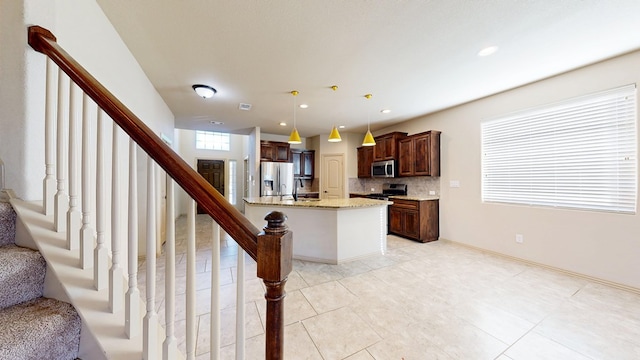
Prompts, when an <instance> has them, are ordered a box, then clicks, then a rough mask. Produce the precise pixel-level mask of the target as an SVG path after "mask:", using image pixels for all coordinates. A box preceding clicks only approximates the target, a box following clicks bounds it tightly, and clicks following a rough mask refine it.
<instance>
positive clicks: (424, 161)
mask: <svg viewBox="0 0 640 360" xmlns="http://www.w3.org/2000/svg"><path fill="white" fill-rule="evenodd" d="M398 153H399V156H398V175H400V176H440V132H439V131H433V130H432V131H426V132H423V133H419V134H415V135H411V136H409V137H406V138H404V139H401V140H399V141H398Z"/></svg>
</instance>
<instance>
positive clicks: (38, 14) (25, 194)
mask: <svg viewBox="0 0 640 360" xmlns="http://www.w3.org/2000/svg"><path fill="white" fill-rule="evenodd" d="M53 10H54V6H53V4H52V3H51V2H49V1H47V0H29V1H20V0H3V1H0V44H2V45H1V47H2V50H1V51H0V87H1V90H0V158H2V159H3V161H4V162H5V172H6V184H5V186H6V187H7V188H11V189H13V190H15V192H16V194H17V195H18V197H21V198H23V199H25V200H37V199H41V198H42V179H43V177H44V125H43V124H44V122H43V119H44V83H43V81H42V79H43V78H44V74H45V59H44V57H42V56H41V55H39V54H37V53H36V52H35V51H33V50H32V49H31V48H30V47H29V45H28V44H27V27H28V26H29V25H33V24H40V25H41V26H45V27H51V26H53V23H54V11H53Z"/></svg>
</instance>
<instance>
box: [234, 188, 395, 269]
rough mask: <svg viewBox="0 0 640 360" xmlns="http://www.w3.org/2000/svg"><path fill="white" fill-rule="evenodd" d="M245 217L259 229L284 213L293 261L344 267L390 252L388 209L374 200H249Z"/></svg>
mask: <svg viewBox="0 0 640 360" xmlns="http://www.w3.org/2000/svg"><path fill="white" fill-rule="evenodd" d="M244 202H245V206H244V209H245V216H246V217H247V218H248V219H249V220H250V221H251V222H252V223H253V224H254V225H255V226H257V227H258V228H259V229H262V228H263V227H264V226H265V225H266V221H265V220H264V217H265V215H267V214H268V213H269V212H271V211H274V210H275V211H280V212H283V213H284V214H285V215H287V221H286V224H287V226H288V227H289V229H290V230H291V231H293V258H294V259H300V260H308V261H316V262H323V263H327V264H340V263H343V262H346V261H352V260H357V259H362V258H365V257H368V256H372V255H379V254H384V253H385V252H386V250H387V207H388V205H390V204H391V202H390V201H385V200H373V199H362V198H354V199H304V200H300V199H299V200H298V201H294V200H293V199H283V200H281V199H280V197H277V196H271V197H261V198H245V199H244Z"/></svg>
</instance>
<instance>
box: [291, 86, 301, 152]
mask: <svg viewBox="0 0 640 360" xmlns="http://www.w3.org/2000/svg"><path fill="white" fill-rule="evenodd" d="M298 94H299V92H298V91H297V90H293V91H291V95H293V130H291V135H289V141H288V143H289V144H301V143H302V139H300V134H298V129H297V128H296V96H298Z"/></svg>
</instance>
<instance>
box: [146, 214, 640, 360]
mask: <svg viewBox="0 0 640 360" xmlns="http://www.w3.org/2000/svg"><path fill="white" fill-rule="evenodd" d="M176 232H177V238H176V243H177V255H176V258H177V259H176V262H177V263H178V265H177V266H178V270H177V271H178V281H177V293H178V294H179V295H178V296H177V300H176V301H177V303H178V309H177V311H176V313H177V315H176V322H175V324H176V332H177V336H178V338H179V343H180V345H179V347H180V349H181V351H183V352H184V349H185V340H184V337H185V336H184V334H185V322H186V321H185V311H184V292H185V283H186V277H185V274H186V270H185V263H186V260H185V257H186V255H185V249H186V242H185V237H186V236H185V235H184V234H185V233H186V231H185V218H184V217H181V218H179V219H178V221H177V222H176ZM196 237H197V249H198V250H197V266H196V268H197V270H196V271H197V273H198V274H197V276H198V280H197V284H198V285H197V287H198V292H197V298H198V300H197V302H198V305H197V316H198V339H197V345H196V355H197V359H209V355H210V354H209V324H210V321H211V314H210V309H209V303H210V297H211V291H210V279H211V243H210V241H211V240H210V239H211V220H210V218H209V217H208V216H204V215H198V219H197V235H196ZM220 248H221V255H222V258H221V275H220V277H221V282H222V285H221V289H220V296H221V303H222V310H221V313H220V321H221V324H222V327H223V332H224V333H223V335H222V345H223V347H222V349H221V355H222V356H221V357H222V359H233V358H234V352H235V345H234V342H235V339H234V338H235V335H234V322H235V279H236V273H237V271H236V270H237V269H236V261H237V258H236V256H237V253H238V249H237V246H236V245H235V243H234V242H233V240H231V239H229V238H226V237H223V238H222V240H221V244H220ZM247 259H248V260H247V270H246V273H247V276H246V278H247V283H246V288H247V290H246V322H247V327H246V334H247V338H248V339H247V348H246V353H247V355H246V358H247V359H264V325H263V324H264V321H265V310H264V307H265V301H264V299H263V292H264V286H263V285H262V282H261V280H260V279H257V278H256V277H255V263H254V262H253V261H252V260H251V259H250V258H249V257H247ZM140 269H141V273H140V286H141V291H144V283H145V274H144V261H141V264H140ZM158 274H159V275H158V278H157V286H158V291H161V292H163V290H164V280H163V274H164V257H160V258H159V259H158ZM286 289H287V297H286V300H285V323H286V327H285V358H286V359H292V360H298V359H325V360H333V359H347V360H371V359H377V360H391V359H397V360H400V359H404V360H414V359H417V360H424V359H465V360H466V359H472V360H476V359H480V360H482V359H497V360H544V359H549V360H564V359H567V360H574V359H575V360H588V359H602V360H605V359H606V360H609V359H617V360H622V359H640V295H638V294H634V293H630V292H626V291H623V290H619V289H615V288H612V287H608V286H605V285H601V284H598V283H593V282H590V281H587V280H584V279H580V278H574V277H570V276H567V275H564V274H562V273H558V272H554V271H550V270H547V269H543V268H539V267H535V266H530V265H527V264H523V263H520V262H516V261H512V260H508V259H506V258H503V257H499V256H495V255H491V254H487V253H484V252H480V251H475V250H472V249H469V248H466V247H462V246H459V245H456V244H453V243H451V242H447V241H436V242H432V243H427V244H421V243H417V242H413V241H410V240H406V239H403V238H400V237H396V236H392V235H390V236H388V254H386V255H384V256H382V255H381V256H378V257H374V258H368V259H364V260H358V261H354V262H349V263H346V264H341V265H326V264H318V263H312V262H305V261H297V260H295V261H294V270H293V272H292V273H291V275H290V276H289V280H288V282H287V285H286ZM156 305H157V308H158V311H159V316H160V318H161V319H162V321H164V320H163V319H164V295H163V294H160V295H159V296H158V301H157V304H156Z"/></svg>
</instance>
